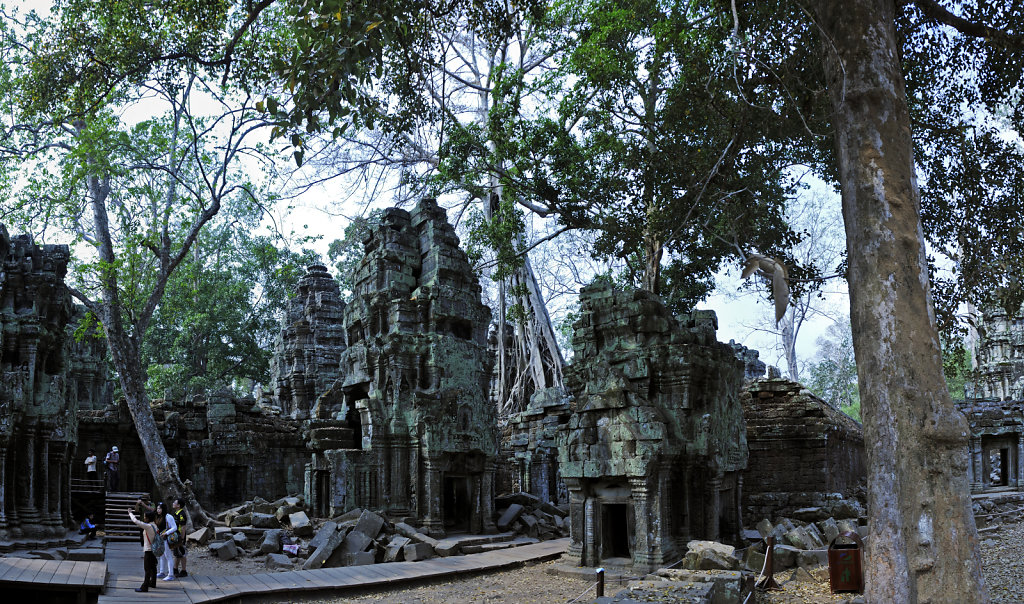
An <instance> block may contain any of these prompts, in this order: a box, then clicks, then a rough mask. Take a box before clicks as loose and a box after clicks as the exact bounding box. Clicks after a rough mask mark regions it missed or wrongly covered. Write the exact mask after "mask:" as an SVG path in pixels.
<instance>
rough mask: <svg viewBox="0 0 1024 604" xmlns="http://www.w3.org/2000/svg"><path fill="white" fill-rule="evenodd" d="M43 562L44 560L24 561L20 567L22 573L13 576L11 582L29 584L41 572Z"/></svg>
mask: <svg viewBox="0 0 1024 604" xmlns="http://www.w3.org/2000/svg"><path fill="white" fill-rule="evenodd" d="M43 562H44V560H22V561H21V563H20V564H19V565H18V566H20V567H21V572H20V573H18V574H16V575H14V576H12V577H11V578H10V580H11V581H14V582H15V583H28V582H29V580H30V579H31V578H32V577H34V576H36V573H38V572H39V569H40V568H41V567H42V565H43Z"/></svg>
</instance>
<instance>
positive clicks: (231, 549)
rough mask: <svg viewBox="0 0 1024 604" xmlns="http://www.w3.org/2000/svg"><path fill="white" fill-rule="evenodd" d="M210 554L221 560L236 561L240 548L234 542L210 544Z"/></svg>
mask: <svg viewBox="0 0 1024 604" xmlns="http://www.w3.org/2000/svg"><path fill="white" fill-rule="evenodd" d="M210 553H211V554H213V555H215V556H217V557H218V558H220V559H221V560H234V559H235V558H237V557H238V548H237V547H236V546H235V542H234V541H232V540H230V539H229V540H227V541H215V542H213V543H211V544H210Z"/></svg>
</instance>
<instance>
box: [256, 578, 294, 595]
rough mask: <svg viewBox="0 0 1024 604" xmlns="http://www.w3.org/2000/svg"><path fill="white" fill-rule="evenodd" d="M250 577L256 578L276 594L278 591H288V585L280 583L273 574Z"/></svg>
mask: <svg viewBox="0 0 1024 604" xmlns="http://www.w3.org/2000/svg"><path fill="white" fill-rule="evenodd" d="M250 576H251V577H254V578H256V579H257V580H259V581H260V582H261V583H265V584H266V585H267V586H268V587H269V588H270V590H271V591H272V592H275V593H276V592H280V591H287V590H288V589H289V587H288V585H286V584H285V583H284V581H281V580H279V579H278V578H277V577H275V576H274V573H256V574H253V575H250Z"/></svg>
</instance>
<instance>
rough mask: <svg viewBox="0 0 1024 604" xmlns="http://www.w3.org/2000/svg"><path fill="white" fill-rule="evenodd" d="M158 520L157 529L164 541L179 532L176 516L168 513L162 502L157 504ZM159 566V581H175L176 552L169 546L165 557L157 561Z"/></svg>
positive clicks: (165, 549)
mask: <svg viewBox="0 0 1024 604" xmlns="http://www.w3.org/2000/svg"><path fill="white" fill-rule="evenodd" d="M156 518H157V523H156V524H157V528H159V530H160V535H162V536H163V538H164V539H167V538H169V537H170V536H171V533H175V532H177V530H178V523H177V522H175V521H174V516H172V515H170V514H169V513H167V504H166V503H164V502H162V501H161V502H160V503H158V504H156ZM161 519H162V520H161ZM157 566H158V569H157V573H156V576H157V578H158V579H163V580H164V581H173V580H174V552H172V551H171V547H170V545H169V544H168V545H167V547H165V548H164V555H163V556H160V559H159V560H157Z"/></svg>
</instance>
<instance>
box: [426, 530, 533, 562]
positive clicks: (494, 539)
mask: <svg viewBox="0 0 1024 604" xmlns="http://www.w3.org/2000/svg"><path fill="white" fill-rule="evenodd" d="M515 537H516V534H515V533H512V532H508V533H497V534H495V535H453V536H451V537H445V538H444V539H438V540H437V546H436V547H435V548H434V551H436V552H437V553H438V554H439V555H441V556H453V555H455V554H458V553H460V552H462V551H463V549H464V548H466V547H469V546H474V545H485V544H488V543H501V542H504V541H512V540H513V539H515Z"/></svg>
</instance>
